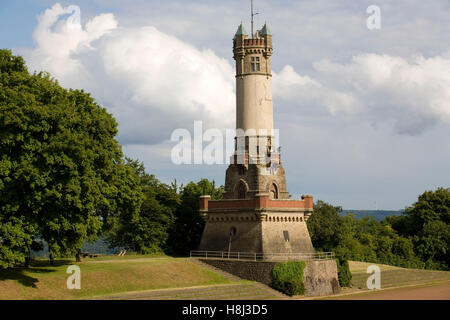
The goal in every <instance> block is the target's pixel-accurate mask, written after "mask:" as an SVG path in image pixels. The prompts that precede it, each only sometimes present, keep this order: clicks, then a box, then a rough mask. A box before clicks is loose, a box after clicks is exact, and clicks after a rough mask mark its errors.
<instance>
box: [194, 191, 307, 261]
mask: <svg viewBox="0 0 450 320" xmlns="http://www.w3.org/2000/svg"><path fill="white" fill-rule="evenodd" d="M260 191H262V190H260ZM267 191H269V190H267ZM312 211H313V203H312V197H311V196H302V200H291V199H272V198H271V197H270V194H269V192H260V193H258V194H255V195H254V197H249V198H244V199H223V200H215V201H211V200H210V198H209V196H203V197H201V199H200V212H201V214H202V216H203V218H204V219H205V222H206V224H205V228H204V230H203V235H202V239H201V242H200V245H199V247H198V250H202V251H225V252H227V251H230V252H252V253H313V252H314V248H313V246H312V243H311V238H310V236H309V232H308V228H307V226H306V221H307V219H308V218H309V216H310V215H311V214H312Z"/></svg>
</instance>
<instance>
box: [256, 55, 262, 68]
mask: <svg viewBox="0 0 450 320" xmlns="http://www.w3.org/2000/svg"><path fill="white" fill-rule="evenodd" d="M256 71H261V67H260V64H259V57H256Z"/></svg>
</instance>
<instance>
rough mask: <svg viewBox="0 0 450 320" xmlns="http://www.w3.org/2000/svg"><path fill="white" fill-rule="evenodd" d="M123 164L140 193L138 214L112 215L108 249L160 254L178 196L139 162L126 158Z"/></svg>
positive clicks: (178, 201)
mask: <svg viewBox="0 0 450 320" xmlns="http://www.w3.org/2000/svg"><path fill="white" fill-rule="evenodd" d="M127 165H128V166H129V167H130V168H132V170H133V172H134V174H135V175H136V177H137V181H139V187H140V188H141V189H142V191H143V202H142V206H141V208H140V211H139V212H133V214H131V215H130V214H128V213H127V214H124V215H119V216H116V217H115V219H114V220H113V223H112V225H111V228H110V231H109V232H108V233H107V240H108V241H109V242H110V243H111V245H112V246H119V247H127V248H131V249H132V250H134V251H135V252H138V253H142V254H146V253H158V252H162V251H164V250H165V249H166V241H167V239H168V237H169V233H168V231H169V229H170V228H171V227H172V225H173V222H174V216H173V211H174V210H175V209H176V207H177V205H178V204H179V203H180V200H179V196H178V194H177V193H176V190H175V189H174V188H173V186H169V185H166V184H164V183H161V182H160V181H159V180H158V179H156V177H155V176H154V175H150V174H147V173H146V172H145V168H144V165H143V164H142V163H139V161H137V160H131V159H128V158H127Z"/></svg>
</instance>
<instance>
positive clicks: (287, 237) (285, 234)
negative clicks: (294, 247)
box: [283, 230, 289, 242]
mask: <svg viewBox="0 0 450 320" xmlns="http://www.w3.org/2000/svg"><path fill="white" fill-rule="evenodd" d="M283 236H284V241H286V242H289V232H288V231H287V230H284V231H283Z"/></svg>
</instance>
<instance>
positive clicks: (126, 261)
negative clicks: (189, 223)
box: [0, 255, 231, 300]
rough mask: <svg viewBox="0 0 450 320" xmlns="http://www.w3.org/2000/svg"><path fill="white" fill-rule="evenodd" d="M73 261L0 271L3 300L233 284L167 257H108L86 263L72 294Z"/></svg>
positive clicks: (83, 296) (82, 266)
mask: <svg viewBox="0 0 450 320" xmlns="http://www.w3.org/2000/svg"><path fill="white" fill-rule="evenodd" d="M72 264H75V262H74V260H56V261H55V266H50V265H49V264H48V262H47V261H43V260H38V261H34V262H33V263H32V266H31V267H30V268H28V269H25V268H12V269H6V270H1V269H0V300H6V299H86V298H91V297H93V296H101V295H107V294H114V293H120V292H127V291H139V290H150V289H162V288H180V287H191V286H200V285H212V284H227V283H231V282H230V280H228V279H226V278H224V277H222V276H221V275H218V274H216V273H214V272H212V271H209V270H207V269H205V268H202V267H200V266H198V265H196V264H194V263H192V262H190V261H189V259H186V258H171V257H167V256H158V257H155V256H142V255H140V256H136V257H133V256H125V257H117V256H109V257H108V256H105V257H101V258H100V259H99V258H92V259H83V262H81V263H76V264H77V265H78V266H79V267H80V269H81V289H80V290H69V289H67V286H66V281H67V278H68V277H69V276H70V275H69V274H67V273H66V270H67V267H68V266H69V265H72Z"/></svg>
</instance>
